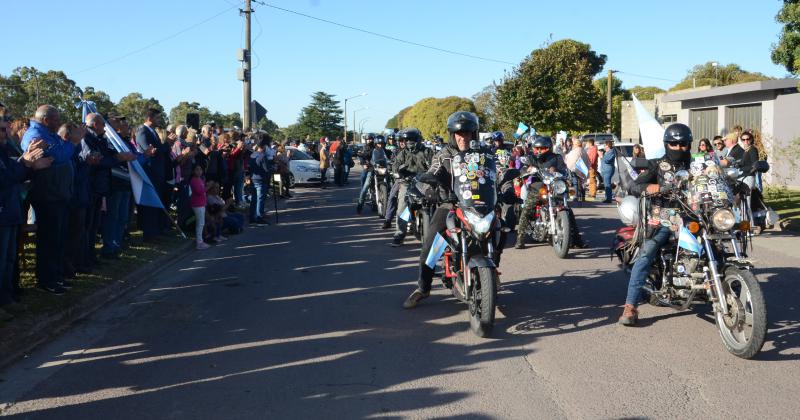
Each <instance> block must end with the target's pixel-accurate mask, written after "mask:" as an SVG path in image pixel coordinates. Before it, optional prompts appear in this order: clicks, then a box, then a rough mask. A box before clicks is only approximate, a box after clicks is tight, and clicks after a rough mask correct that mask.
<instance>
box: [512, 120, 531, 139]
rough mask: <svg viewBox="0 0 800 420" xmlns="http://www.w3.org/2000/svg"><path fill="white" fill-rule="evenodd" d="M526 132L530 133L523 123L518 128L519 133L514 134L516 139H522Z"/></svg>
mask: <svg viewBox="0 0 800 420" xmlns="http://www.w3.org/2000/svg"><path fill="white" fill-rule="evenodd" d="M526 131H528V126H527V125H525V124H523V123H519V125H518V126H517V131H516V132H515V133H514V138H520V137H521V136H522V135H523V134H525V132H526Z"/></svg>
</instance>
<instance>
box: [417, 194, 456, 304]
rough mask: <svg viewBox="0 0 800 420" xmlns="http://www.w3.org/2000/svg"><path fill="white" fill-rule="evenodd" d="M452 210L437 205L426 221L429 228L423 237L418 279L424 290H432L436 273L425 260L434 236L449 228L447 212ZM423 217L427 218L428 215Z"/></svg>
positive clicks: (418, 283) (421, 288)
mask: <svg viewBox="0 0 800 420" xmlns="http://www.w3.org/2000/svg"><path fill="white" fill-rule="evenodd" d="M450 210H451V209H450V208H449V207H437V208H436V211H434V212H433V215H432V216H431V217H430V220H426V221H425V222H426V223H425V226H426V228H427V229H426V230H425V237H424V238H422V251H420V254H419V280H418V281H417V286H418V287H419V289H420V290H422V291H423V292H430V290H431V283H433V273H434V271H433V269H432V268H430V267H428V264H425V260H427V259H428V253H429V252H430V251H431V245H432V244H433V238H435V237H436V234H437V233H442V232H444V231H445V230H446V229H447V214H448V213H450ZM423 214H424V212H423ZM423 217H426V218H427V216H423Z"/></svg>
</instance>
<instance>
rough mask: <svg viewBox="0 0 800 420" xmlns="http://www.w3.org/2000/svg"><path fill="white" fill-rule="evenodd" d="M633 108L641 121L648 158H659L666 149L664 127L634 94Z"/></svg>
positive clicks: (641, 130)
mask: <svg viewBox="0 0 800 420" xmlns="http://www.w3.org/2000/svg"><path fill="white" fill-rule="evenodd" d="M633 109H634V110H636V119H637V120H638V122H639V132H640V133H641V134H642V143H644V151H645V153H646V154H647V158H648V159H658V158H660V157H662V156H664V154H666V151H665V150H664V127H662V126H661V124H659V123H658V120H656V118H655V117H654V116H653V115H651V114H650V111H648V110H647V109H646V108H645V107H644V105H642V103H641V102H639V99H637V98H636V95H633Z"/></svg>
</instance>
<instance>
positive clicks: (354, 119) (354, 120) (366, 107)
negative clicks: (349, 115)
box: [345, 106, 369, 143]
mask: <svg viewBox="0 0 800 420" xmlns="http://www.w3.org/2000/svg"><path fill="white" fill-rule="evenodd" d="M365 109H369V107H368V106H365V107H363V108H359V109H357V110H355V111H353V124H354V125H353V143H355V142H356V130H355V128H356V127H355V123H356V112H358V111H363V110H365ZM345 134H347V132H346V131H345ZM359 134H361V131H359ZM345 141H347V138H345Z"/></svg>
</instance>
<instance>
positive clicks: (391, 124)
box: [386, 105, 413, 128]
mask: <svg viewBox="0 0 800 420" xmlns="http://www.w3.org/2000/svg"><path fill="white" fill-rule="evenodd" d="M412 106H413V105H410V106H407V107H405V108H403V109H401V110H400V112H398V113H397V114H395V116H394V117H392V118H389V121H386V128H399V127H402V126H403V117H405V115H406V114H407V113H408V111H409V110H410V109H411V107H412Z"/></svg>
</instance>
